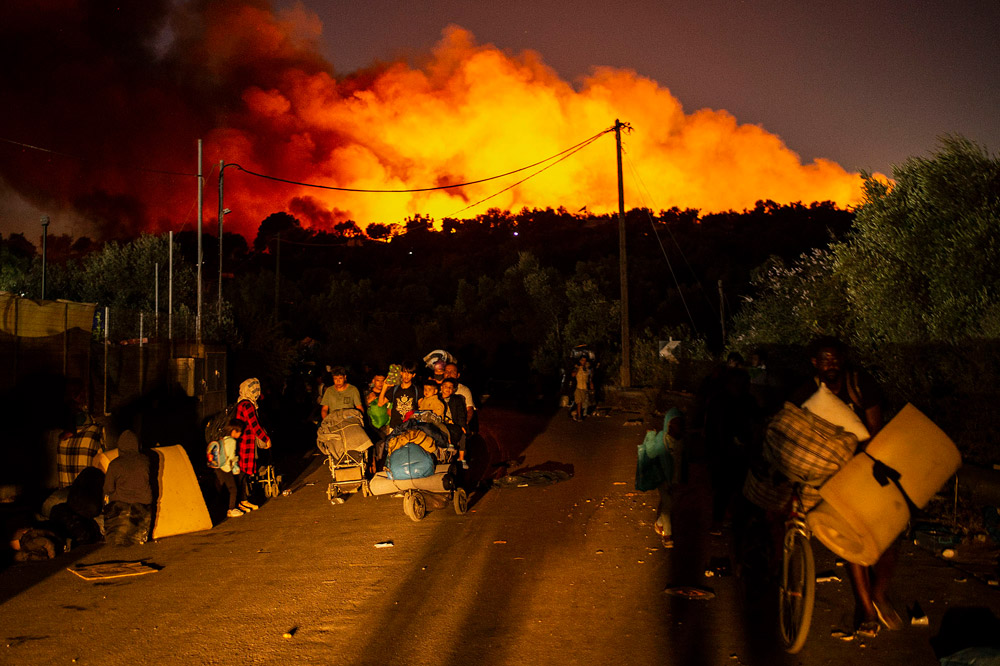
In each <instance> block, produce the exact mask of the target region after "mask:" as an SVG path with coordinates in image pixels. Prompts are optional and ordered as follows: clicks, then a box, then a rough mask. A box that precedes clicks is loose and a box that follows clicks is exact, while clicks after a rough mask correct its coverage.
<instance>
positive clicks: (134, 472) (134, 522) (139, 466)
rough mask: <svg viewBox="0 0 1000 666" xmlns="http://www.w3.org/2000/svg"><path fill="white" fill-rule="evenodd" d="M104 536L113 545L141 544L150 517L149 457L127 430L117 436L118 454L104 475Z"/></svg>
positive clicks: (144, 541)
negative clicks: (105, 501)
mask: <svg viewBox="0 0 1000 666" xmlns="http://www.w3.org/2000/svg"><path fill="white" fill-rule="evenodd" d="M104 494H105V495H107V496H108V504H107V506H106V507H104V535H105V538H106V539H107V541H108V543H110V544H113V545H116V546H131V545H142V544H144V543H146V540H147V539H148V538H149V528H150V525H151V523H152V516H153V490H152V487H151V486H150V484H149V458H148V457H147V456H146V454H144V453H142V452H140V451H139V438H138V437H136V436H135V433H134V432H132V431H131V430H126V431H125V432H123V433H122V434H121V436H120V437H118V457H117V458H115V459H114V460H112V461H111V462H110V463H108V472H107V474H106V475H105V477H104Z"/></svg>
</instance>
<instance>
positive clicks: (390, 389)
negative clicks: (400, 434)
mask: <svg viewBox="0 0 1000 666" xmlns="http://www.w3.org/2000/svg"><path fill="white" fill-rule="evenodd" d="M416 374H417V364H416V362H415V361H407V362H405V363H403V365H402V367H401V368H400V369H399V384H398V385H395V386H394V385H393V384H392V380H391V378H389V377H386V380H385V384H383V385H382V392H381V393H380V394H379V397H378V404H379V405H382V406H386V405H388V407H389V429H390V430H395V429H396V428H397V427H398V426H399V425H400V424H401V423H402V422H403V421H404V420H406V416H407V415H408V414H409V413H410V412H412V411H413V410H415V409H417V401H418V400H419V399H420V394H418V393H417V387H416V386H414V385H413V378H414V377H415V376H416Z"/></svg>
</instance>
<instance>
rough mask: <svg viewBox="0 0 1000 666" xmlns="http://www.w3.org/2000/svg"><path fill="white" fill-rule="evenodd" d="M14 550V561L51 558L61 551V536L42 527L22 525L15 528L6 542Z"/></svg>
mask: <svg viewBox="0 0 1000 666" xmlns="http://www.w3.org/2000/svg"><path fill="white" fill-rule="evenodd" d="M8 543H9V545H10V547H11V549H12V550H13V551H14V561H15V562H39V561H43V560H51V559H52V558H54V557H55V556H56V555H58V554H59V553H61V552H63V548H64V542H63V540H62V538H61V537H60V536H59V535H58V534H56V533H55V532H53V531H52V530H50V529H46V528H44V527H31V526H29V527H22V528H20V529H18V530H15V532H14V534H12V535H11V538H10V541H9V542H8Z"/></svg>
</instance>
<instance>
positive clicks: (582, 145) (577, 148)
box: [449, 127, 615, 217]
mask: <svg viewBox="0 0 1000 666" xmlns="http://www.w3.org/2000/svg"><path fill="white" fill-rule="evenodd" d="M614 129H615V128H614V127H611V128H610V129H606V130H604V131H603V132H601V133H600V134H595V135H594V136H592V137H590V138H589V139H587V140H586V141H584V142H582V143H578V144H576V146H574V147H573V148H570V149H568V150H572V151H573V152H571V153H567V151H565V150H564V151H563V153H566V154H565V155H563V153H559V155H562V157H560V158H559V159H558V160H556V161H555V162H553V163H552V164H547V165H545V166H544V167H542V168H541V169H539V170H538V171H536V172H535V173H533V174H531V175H529V176H527V177H525V178H522V179H521V180H519V181H517V182H516V183H513V184H512V185H509V186H507V187H505V188H503V189H502V190H500V191H499V192H494V193H493V194H491V195H490V196H488V197H486V198H485V199H480V200H479V201H477V202H475V203H472V204H469V205H468V206H466V207H465V208H462V209H460V210H456V211H455V212H454V213H452V214H451V215H450V216H449V217H454V216H455V215H458V214H459V213H462V212H464V211H467V210H469V209H470V208H474V207H476V206H478V205H479V204H481V203H483V202H485V201H489V200H490V199H492V198H493V197H496V196H499V195H501V194H503V193H504V192H506V191H507V190H511V189H513V188H515V187H517V186H518V185H520V184H521V183H523V182H525V181H527V180H531V179H532V178H534V177H535V176H537V175H538V174H540V173H542V172H543V171H546V170H548V169H551V168H552V167H554V166H555V165H557V164H559V163H560V162H562V161H563V160H564V159H566V158H568V157H571V156H572V155H574V154H575V153H577V152H579V151H581V150H583V149H584V148H586V147H587V146H589V145H590V144H592V143H593V142H595V141H597V139H598V138H599V137H601V136H602V135H604V134H607V133H608V132H613V131H614ZM556 157H558V155H557V156H556ZM549 159H552V158H549ZM543 161H545V160H543ZM536 164H541V162H536ZM531 166H535V165H531ZM524 168H525V169H530V168H531V167H530V166H529V167H524ZM518 171H523V169H518ZM511 173H516V172H511ZM480 182H481V181H480Z"/></svg>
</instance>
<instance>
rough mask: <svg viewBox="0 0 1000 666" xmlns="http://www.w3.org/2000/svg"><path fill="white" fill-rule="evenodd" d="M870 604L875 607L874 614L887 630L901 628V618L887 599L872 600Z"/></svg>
mask: <svg viewBox="0 0 1000 666" xmlns="http://www.w3.org/2000/svg"><path fill="white" fill-rule="evenodd" d="M872 606H874V607H875V614H876V615H878V619H879V622H881V623H882V624H884V625H885V628H886V629H888V630H889V631H898V630H900V629H902V628H903V618H901V617H900V616H899V613H897V612H896V609H895V608H893V607H892V604H890V603H889V602H888V601H882V602H875V601H872Z"/></svg>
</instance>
